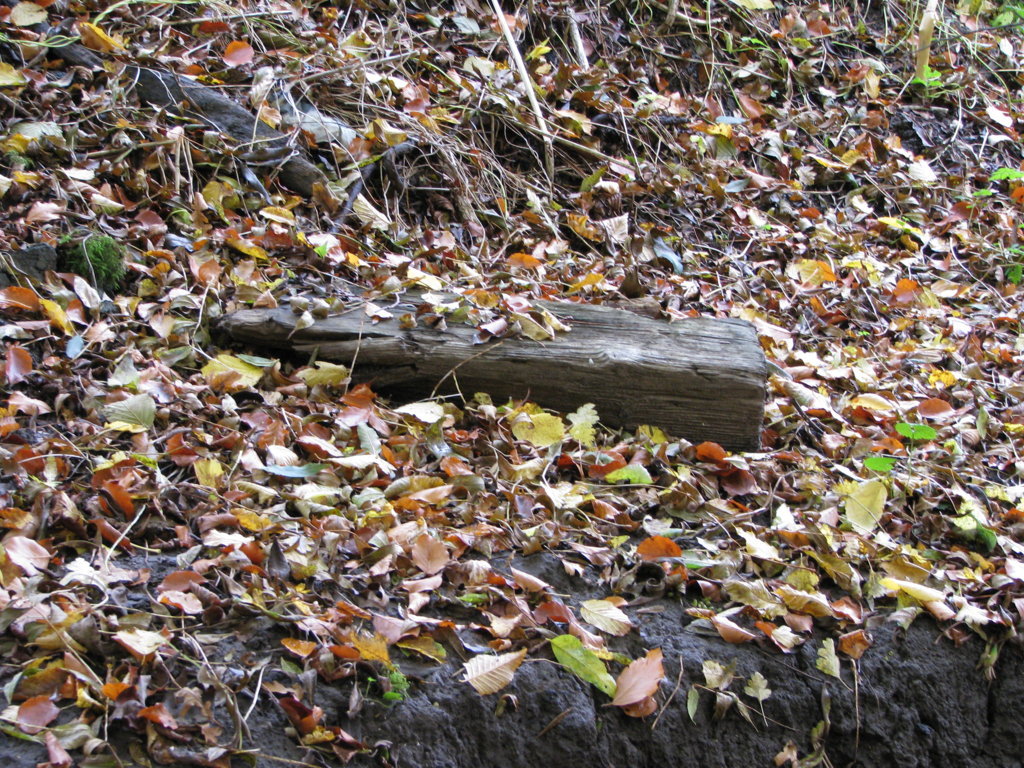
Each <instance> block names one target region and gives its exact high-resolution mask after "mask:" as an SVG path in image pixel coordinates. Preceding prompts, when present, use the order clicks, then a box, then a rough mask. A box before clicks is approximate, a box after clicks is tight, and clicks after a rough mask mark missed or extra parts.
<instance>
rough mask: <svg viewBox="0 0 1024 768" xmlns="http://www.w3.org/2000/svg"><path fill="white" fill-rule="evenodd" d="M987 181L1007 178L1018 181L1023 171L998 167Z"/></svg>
mask: <svg viewBox="0 0 1024 768" xmlns="http://www.w3.org/2000/svg"><path fill="white" fill-rule="evenodd" d="M988 179H989V181H1005V180H1007V179H1009V180H1011V181H1020V180H1021V179H1024V171H1018V170H1015V169H1013V168H999V169H997V170H996V172H995V173H993V174H992V175H991V176H989V177H988Z"/></svg>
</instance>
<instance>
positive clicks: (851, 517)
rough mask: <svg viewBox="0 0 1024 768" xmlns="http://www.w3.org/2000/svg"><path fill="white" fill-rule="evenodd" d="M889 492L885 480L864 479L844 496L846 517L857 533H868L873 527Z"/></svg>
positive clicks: (883, 508) (883, 509) (883, 507)
mask: <svg viewBox="0 0 1024 768" xmlns="http://www.w3.org/2000/svg"><path fill="white" fill-rule="evenodd" d="M888 495H889V492H888V490H887V489H886V487H885V482H884V481H882V480H879V479H875V480H866V481H864V482H863V483H861V484H860V485H858V486H857V487H856V488H855V489H854V490H853V492H852V493H850V494H849V495H848V496H847V497H846V503H845V508H846V519H847V520H848V521H849V523H850V525H852V526H853V530H855V531H856V532H857V533H859V534H868V533H871V531H873V530H874V529H875V526H877V525H878V521H879V520H881V519H882V513H883V512H884V511H885V502H886V499H887V498H888Z"/></svg>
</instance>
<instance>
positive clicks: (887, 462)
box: [864, 456, 896, 472]
mask: <svg viewBox="0 0 1024 768" xmlns="http://www.w3.org/2000/svg"><path fill="white" fill-rule="evenodd" d="M895 465H896V457H895V456H868V457H867V458H866V459H864V466H865V467H866V468H868V469H871V470H874V471H875V472H890V471H891V470H892V468H893V467H894V466H895Z"/></svg>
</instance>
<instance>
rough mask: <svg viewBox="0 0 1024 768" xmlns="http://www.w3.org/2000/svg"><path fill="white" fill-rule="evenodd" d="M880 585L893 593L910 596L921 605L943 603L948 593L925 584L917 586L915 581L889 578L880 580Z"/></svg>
mask: <svg viewBox="0 0 1024 768" xmlns="http://www.w3.org/2000/svg"><path fill="white" fill-rule="evenodd" d="M879 584H881V585H882V586H883V587H885V588H886V589H888V590H891V591H893V592H902V593H903V594H905V595H909V596H910V597H912V598H914V599H915V600H917V601H918V602H919V603H933V602H936V601H941V600H942V599H944V598H945V597H946V593H945V592H943V591H942V590H939V589H933V588H931V587H926V586H924V584H917V583H915V582H913V581H904V580H903V579H892V578H889V577H888V576H887V577H885V578H884V579H879Z"/></svg>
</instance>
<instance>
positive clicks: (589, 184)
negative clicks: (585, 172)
mask: <svg viewBox="0 0 1024 768" xmlns="http://www.w3.org/2000/svg"><path fill="white" fill-rule="evenodd" d="M607 172H608V166H607V165H602V166H601V167H600V168H598V169H597V170H596V171H594V172H593V173H592V174H590V175H589V176H587V178H585V179H584V180H583V182H582V183H581V184H580V192H589V191H590V190H592V189H593V188H594V185H595V184H597V182H599V181H600V180H601V177H602V176H604V175H605V173H607Z"/></svg>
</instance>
